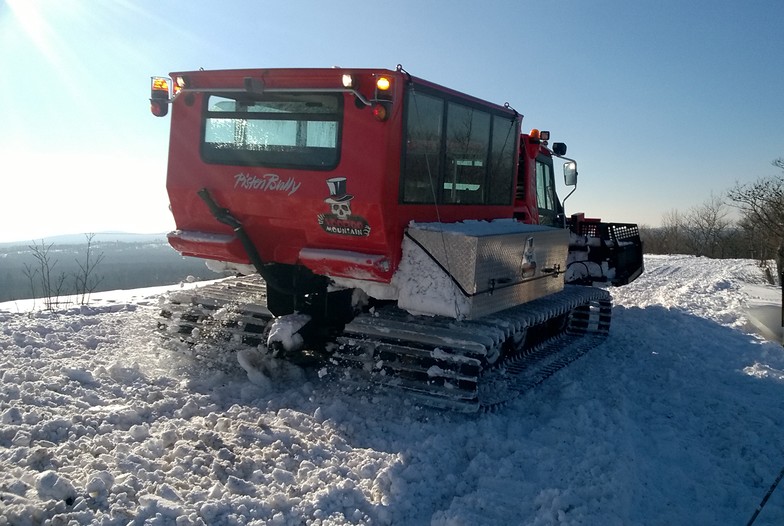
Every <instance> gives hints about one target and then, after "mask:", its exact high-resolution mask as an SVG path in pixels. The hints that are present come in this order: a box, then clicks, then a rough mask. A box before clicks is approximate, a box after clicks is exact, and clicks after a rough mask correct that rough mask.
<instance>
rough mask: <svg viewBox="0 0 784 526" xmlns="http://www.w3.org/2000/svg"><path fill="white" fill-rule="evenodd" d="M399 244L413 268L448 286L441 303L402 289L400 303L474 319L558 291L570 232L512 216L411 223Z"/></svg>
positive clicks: (437, 284) (438, 284)
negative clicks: (402, 242) (519, 220)
mask: <svg viewBox="0 0 784 526" xmlns="http://www.w3.org/2000/svg"><path fill="white" fill-rule="evenodd" d="M403 249H404V250H403V252H404V260H405V259H408V264H411V265H414V266H415V267H416V273H417V274H419V275H421V276H423V279H430V280H432V281H433V282H435V287H434V288H439V289H445V288H451V289H452V290H451V291H450V292H449V293H448V294H441V296H442V297H443V300H441V301H440V304H438V303H439V302H434V301H433V295H432V294H430V295H425V294H421V293H419V294H417V291H406V290H402V291H401V294H400V298H399V305H400V306H401V307H402V308H405V309H407V310H410V311H412V312H419V313H426V314H438V315H446V316H452V317H456V318H462V319H476V318H480V317H482V316H486V315H488V314H492V313H494V312H498V311H501V310H504V309H507V308H509V307H513V306H515V305H520V304H521V303H525V302H528V301H531V300H534V299H536V298H540V297H542V296H546V295H549V294H553V293H555V292H559V291H561V290H562V289H563V287H564V274H563V272H564V271H565V269H566V258H567V253H568V249H569V232H568V231H567V230H565V229H559V228H550V227H543V226H538V225H526V224H523V223H519V222H517V221H513V220H496V221H492V222H487V221H466V222H464V223H450V224H443V223H412V224H411V225H409V228H408V230H407V233H406V241H405V242H404V244H403ZM420 287H421V285H420ZM403 288H405V285H404V286H403ZM420 292H421V291H420ZM441 292H443V291H441ZM452 298H453V299H452ZM434 303H436V305H433V304H434Z"/></svg>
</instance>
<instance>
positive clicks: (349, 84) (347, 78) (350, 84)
mask: <svg viewBox="0 0 784 526" xmlns="http://www.w3.org/2000/svg"><path fill="white" fill-rule="evenodd" d="M342 81H343V87H344V88H346V89H354V88H356V85H355V84H354V77H353V76H351V75H349V74H348V73H346V74H344V75H343V79H342Z"/></svg>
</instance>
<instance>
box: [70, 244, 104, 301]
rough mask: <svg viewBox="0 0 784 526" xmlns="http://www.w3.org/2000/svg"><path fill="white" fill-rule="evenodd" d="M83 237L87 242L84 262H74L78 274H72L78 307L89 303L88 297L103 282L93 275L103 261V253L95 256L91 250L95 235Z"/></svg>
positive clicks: (101, 277)
mask: <svg viewBox="0 0 784 526" xmlns="http://www.w3.org/2000/svg"><path fill="white" fill-rule="evenodd" d="M84 237H85V239H86V240H87V247H86V250H85V255H84V261H79V260H78V259H77V260H75V261H76V264H77V265H78V266H79V272H78V273H76V274H74V282H75V288H76V302H77V303H78V304H79V305H87V304H88V303H89V302H90V295H91V294H92V293H93V292H95V289H96V288H98V285H99V284H100V283H101V281H103V276H100V277H98V276H96V275H95V269H96V267H98V265H100V263H101V261H103V257H104V254H103V252H100V253H99V254H97V255H96V254H95V253H94V250H93V249H94V248H95V246H94V244H93V240H94V239H95V234H93V233H90V234H85V235H84Z"/></svg>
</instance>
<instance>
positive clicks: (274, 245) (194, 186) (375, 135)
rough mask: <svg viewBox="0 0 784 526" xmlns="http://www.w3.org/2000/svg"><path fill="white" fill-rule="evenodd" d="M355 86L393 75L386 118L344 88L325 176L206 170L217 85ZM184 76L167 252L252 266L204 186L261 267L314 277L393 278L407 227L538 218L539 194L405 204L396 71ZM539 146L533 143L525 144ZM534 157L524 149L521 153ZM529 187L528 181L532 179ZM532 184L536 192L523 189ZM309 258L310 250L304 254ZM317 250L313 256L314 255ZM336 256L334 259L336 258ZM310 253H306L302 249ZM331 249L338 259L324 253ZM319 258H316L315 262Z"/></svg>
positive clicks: (400, 77) (362, 88)
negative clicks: (335, 151) (337, 194)
mask: <svg viewBox="0 0 784 526" xmlns="http://www.w3.org/2000/svg"><path fill="white" fill-rule="evenodd" d="M344 73H351V74H353V75H354V76H355V78H358V79H359V86H358V88H357V89H358V91H359V92H360V93H361V94H362V95H363V96H364V97H365V98H366V99H368V100H371V99H372V98H373V97H374V91H373V90H374V79H375V77H377V76H379V75H384V76H386V77H388V78H390V79H391V81H392V85H391V89H390V90H389V92H387V93H385V94H384V96H385V98H386V107H387V108H388V109H389V116H388V119H387V120H386V121H384V122H379V121H378V120H376V119H375V118H374V116H373V112H372V111H371V109H370V108H368V107H364V106H363V105H362V104H359V103H357V102H356V101H355V95H354V94H352V93H349V92H342V93H341V97H342V98H343V100H342V104H343V117H342V123H341V127H340V133H341V137H340V144H341V149H340V153H339V161H338V163H337V165H336V166H335V167H334V168H331V169H327V170H319V169H314V170H304V169H296V170H295V169H290V168H274V167H264V166H236V165H226V164H214V163H207V162H205V161H204V160H203V159H202V155H201V152H200V143H201V139H202V134H203V133H204V131H203V120H202V112H203V110H204V108H205V103H204V98H205V97H207V96H208V94H209V93H210V90H213V91H215V90H226V91H228V90H235V91H240V90H242V89H243V82H244V79H246V78H253V79H258V80H260V81H261V82H262V83H263V86H264V89H266V90H274V89H324V90H333V91H336V90H341V88H342V85H341V76H342V75H343V74H344ZM178 76H180V77H184V78H185V79H186V80H187V83H188V85H187V88H186V89H185V90H184V91H183V92H181V93H179V94H178V95H177V96H176V97H175V98H174V100H173V102H172V121H171V136H170V151H169V165H168V177H167V190H168V193H169V198H170V202H171V209H172V212H173V214H174V218H175V221H176V226H177V229H178V231H177V232H173V233H172V234H170V236H169V239H170V243H171V244H172V246H173V247H174V248H175V249H177V250H178V251H179V252H181V253H182V254H184V255H189V256H196V257H201V258H206V259H217V260H224V261H231V262H235V263H250V261H249V258H248V256H247V254H246V252H245V250H244V249H243V246H242V244H241V242H240V241H239V240H238V239H237V238H236V237H235V236H234V233H233V232H232V229H231V228H230V227H228V226H226V225H224V224H221V223H219V222H218V221H217V220H216V218H215V217H214V216H213V215H212V214H211V213H210V210H209V208H208V207H207V206H206V205H205V202H204V201H202V199H201V198H200V197H199V196H198V195H197V192H198V191H199V190H201V189H202V188H206V189H208V190H209V192H210V194H211V195H212V197H213V198H214V200H215V202H216V203H218V204H219V205H220V206H221V207H225V208H227V209H228V210H230V211H231V214H232V215H233V216H234V217H236V218H237V219H238V220H239V221H240V222H241V223H242V225H243V227H244V230H245V231H246V232H247V233H248V235H249V237H250V238H251V240H252V242H253V244H254V245H255V246H256V248H257V249H258V252H259V255H260V256H261V259H262V260H263V261H265V262H274V263H283V264H291V265H304V266H306V267H308V268H310V269H311V270H312V271H314V272H315V273H318V274H322V275H323V274H329V275H334V276H342V277H348V278H357V279H368V280H372V281H381V282H388V281H389V280H390V279H391V277H392V275H393V273H394V271H395V269H396V268H397V265H398V263H399V261H400V257H401V240H402V238H403V233H404V230H405V228H406V225H408V223H409V222H410V221H419V222H432V221H437V220H440V221H444V222H452V221H460V220H465V219H495V218H509V217H512V216H513V213H514V212H515V211H517V210H520V211H521V210H523V209H526V210H528V212H526V214H527V215H526V216H525V217H526V222H536V220H537V216H536V206H535V204H534V205H533V206H531V205H530V202H529V201H530V200H531V199H532V198H533V199H535V195H536V194H535V189H534V188H529V189H527V191H526V192H525V194H526V196H527V198H526V202H524V201H516V202H514V204H512V199H511V196H510V204H509V205H508V206H505V205H492V206H491V205H454V204H452V205H448V204H441V205H439V206H438V207H435V206H434V205H432V204H429V205H414V204H401V203H399V181H400V173H401V158H402V153H403V152H402V148H403V144H402V143H403V127H404V114H405V112H404V107H403V106H404V98H405V97H404V85H405V82H406V81H407V78H408V77H407V75H406V74H404V73H401V72H397V71H389V70H343V69H308V70H299V69H291V70H287V69H279V70H233V71H196V72H187V73H173V74H172V78H175V77H178ZM417 82H419V83H421V84H423V85H427V86H430V87H431V88H432V89H438V90H439V91H440V92H443V93H446V94H448V96H450V97H453V98H455V99H459V100H466V101H471V103H473V104H483V105H486V106H488V107H492V108H494V111H499V109H500V110H501V111H507V112H511V110H503V109H502V108H499V107H498V106H495V105H491V104H489V103H486V102H482V101H479V100H478V99H474V98H472V97H468V96H466V95H463V94H459V93H457V92H454V91H451V90H448V89H446V88H441V87H437V86H436V85H434V84H430V83H427V82H425V81H421V80H419V79H417ZM529 147H531V148H538V145H529ZM524 156H526V157H527V154H524ZM340 178H345V182H344V183H343V184H344V185H345V186H344V188H343V191H344V192H345V194H344V197H345V196H346V195H349V196H351V197H350V214H351V215H350V216H349V217H348V219H344V220H341V219H339V218H337V216H335V215H334V214H332V213H331V211H330V204H329V203H328V202H327V199H328V198H330V197H331V196H332V197H334V195H333V193H331V192H334V187H332V186H330V185H331V183H330V182H329V181H330V180H336V179H340ZM526 184H528V183H526ZM528 186H531V185H530V184H528ZM303 251H304V252H303ZM314 251H315V252H314ZM330 251H338V252H330ZM305 253H307V254H309V257H303V256H302V254H305ZM330 253H335V254H336V257H334V258H329V257H327V255H329V254H330ZM313 254H321V255H320V256H319V257H310V256H312V255H313Z"/></svg>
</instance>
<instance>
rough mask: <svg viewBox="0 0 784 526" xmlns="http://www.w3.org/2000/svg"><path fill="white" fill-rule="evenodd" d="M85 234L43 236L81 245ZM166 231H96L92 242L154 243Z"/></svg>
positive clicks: (59, 242) (53, 241)
mask: <svg viewBox="0 0 784 526" xmlns="http://www.w3.org/2000/svg"><path fill="white" fill-rule="evenodd" d="M86 236H87V234H66V235H62V236H50V237H45V238H43V242H44V244H46V245H49V244H55V245H83V244H85V240H86ZM41 241H42V239H41V238H36V239H24V240H19V241H5V242H2V243H0V248H8V247H27V246H30V245H32V244H34V243H38V244H40V243H41ZM165 241H166V233H165V232H160V233H156V234H135V233H132V232H97V233H95V234H94V237H93V242H96V243H101V242H103V243H117V242H119V243H155V242H165Z"/></svg>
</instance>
